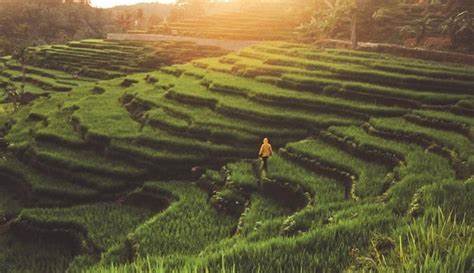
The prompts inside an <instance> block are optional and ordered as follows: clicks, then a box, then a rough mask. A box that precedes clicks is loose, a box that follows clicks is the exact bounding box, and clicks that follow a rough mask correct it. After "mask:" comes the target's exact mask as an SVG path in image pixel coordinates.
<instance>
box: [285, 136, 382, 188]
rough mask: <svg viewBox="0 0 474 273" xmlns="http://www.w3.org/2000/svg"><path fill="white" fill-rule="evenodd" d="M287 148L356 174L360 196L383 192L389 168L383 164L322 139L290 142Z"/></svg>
mask: <svg viewBox="0 0 474 273" xmlns="http://www.w3.org/2000/svg"><path fill="white" fill-rule="evenodd" d="M286 148H287V149H288V150H289V151H291V152H295V153H297V154H302V155H306V156H309V157H310V158H316V159H319V160H321V161H323V162H327V163H329V164H331V165H333V166H334V167H335V168H341V170H343V171H349V172H351V173H352V174H354V175H356V176H357V177H356V179H357V182H356V185H355V193H356V195H357V196H360V197H367V196H376V195H380V194H382V193H383V189H384V188H385V185H384V184H385V183H386V182H385V181H386V179H385V177H386V175H387V173H388V172H389V169H388V168H387V167H385V166H383V165H379V164H374V163H370V162H366V161H363V160H361V159H359V158H357V157H354V156H352V155H350V154H348V153H346V152H343V151H341V150H338V149H337V148H335V147H332V146H330V145H328V143H324V142H322V141H320V140H316V139H308V140H303V141H300V142H295V143H290V144H288V145H287V146H286Z"/></svg>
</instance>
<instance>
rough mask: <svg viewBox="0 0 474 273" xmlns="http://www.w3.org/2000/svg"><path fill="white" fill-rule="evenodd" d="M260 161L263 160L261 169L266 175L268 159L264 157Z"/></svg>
mask: <svg viewBox="0 0 474 273" xmlns="http://www.w3.org/2000/svg"><path fill="white" fill-rule="evenodd" d="M262 160H263V169H264V170H265V172H266V173H268V163H267V161H268V157H267V156H265V157H262Z"/></svg>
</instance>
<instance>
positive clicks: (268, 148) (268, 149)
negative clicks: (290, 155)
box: [258, 143, 273, 157]
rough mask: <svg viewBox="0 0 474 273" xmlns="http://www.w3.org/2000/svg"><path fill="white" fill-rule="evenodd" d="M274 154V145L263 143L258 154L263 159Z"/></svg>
mask: <svg viewBox="0 0 474 273" xmlns="http://www.w3.org/2000/svg"><path fill="white" fill-rule="evenodd" d="M272 154H273V151H272V145H270V143H263V144H262V146H261V147H260V152H259V153H258V155H259V156H261V157H269V156H271V155H272Z"/></svg>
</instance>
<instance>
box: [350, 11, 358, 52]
mask: <svg viewBox="0 0 474 273" xmlns="http://www.w3.org/2000/svg"><path fill="white" fill-rule="evenodd" d="M357 38H358V37H357V12H354V14H352V20H351V43H352V49H357V47H358V44H359V41H358V40H357Z"/></svg>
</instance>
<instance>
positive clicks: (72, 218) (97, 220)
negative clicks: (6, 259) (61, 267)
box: [19, 203, 153, 250]
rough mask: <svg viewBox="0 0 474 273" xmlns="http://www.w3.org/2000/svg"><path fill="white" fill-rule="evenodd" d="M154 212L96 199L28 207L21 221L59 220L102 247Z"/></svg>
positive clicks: (105, 248)
mask: <svg viewBox="0 0 474 273" xmlns="http://www.w3.org/2000/svg"><path fill="white" fill-rule="evenodd" d="M152 215H153V211H149V210H145V209H143V208H137V207H132V206H127V205H122V204H114V203H96V204H93V205H82V206H75V207H70V208H52V209H25V210H23V211H22V212H21V214H20V216H19V217H20V220H19V221H20V222H21V221H27V223H28V224H27V225H32V226H33V227H34V226H35V224H36V223H38V224H40V225H41V224H49V225H52V224H54V223H58V225H62V226H64V228H66V229H67V228H70V229H72V230H75V231H76V232H79V233H82V232H85V234H83V235H84V236H85V237H86V238H88V239H90V240H92V242H93V243H94V244H95V245H96V246H97V247H98V248H99V249H103V250H107V249H109V248H110V247H112V246H114V245H115V244H118V243H120V242H121V241H124V240H125V239H126V235H127V234H128V233H129V232H131V231H132V230H133V229H134V228H136V227H137V226H138V225H139V224H141V223H142V222H143V221H145V220H146V219H148V218H149V217H151V216H152Z"/></svg>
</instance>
